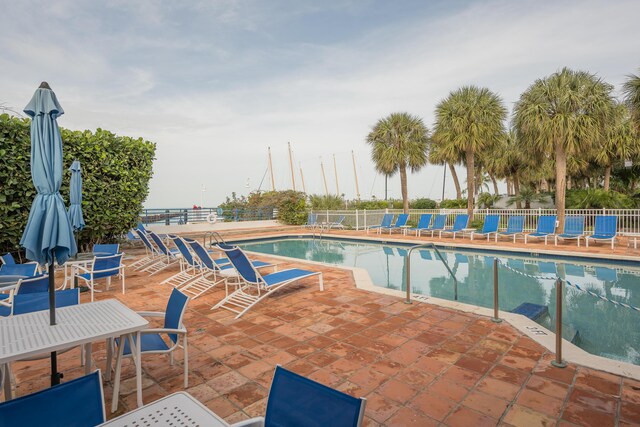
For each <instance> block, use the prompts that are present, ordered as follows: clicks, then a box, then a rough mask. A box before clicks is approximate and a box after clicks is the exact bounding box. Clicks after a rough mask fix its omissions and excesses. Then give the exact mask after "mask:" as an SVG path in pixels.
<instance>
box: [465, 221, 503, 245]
mask: <svg viewBox="0 0 640 427" xmlns="http://www.w3.org/2000/svg"><path fill="white" fill-rule="evenodd" d="M499 223H500V215H487V216H486V217H484V224H483V225H482V229H481V230H479V231H478V230H476V231H472V232H471V240H473V236H475V235H478V236H487V242H488V241H489V238H490V237H491V235H492V234H496V233H497V232H498V224H499Z"/></svg>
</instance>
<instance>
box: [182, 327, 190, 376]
mask: <svg viewBox="0 0 640 427" xmlns="http://www.w3.org/2000/svg"><path fill="white" fill-rule="evenodd" d="M183 339H184V343H183V347H182V351H184V388H187V387H189V350H188V348H187V334H184V338H183Z"/></svg>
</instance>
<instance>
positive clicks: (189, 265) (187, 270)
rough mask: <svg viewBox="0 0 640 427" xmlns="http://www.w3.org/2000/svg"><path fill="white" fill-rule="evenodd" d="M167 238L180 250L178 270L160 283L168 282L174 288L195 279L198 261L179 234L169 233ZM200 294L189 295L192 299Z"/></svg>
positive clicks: (198, 272) (197, 271) (198, 269)
mask: <svg viewBox="0 0 640 427" xmlns="http://www.w3.org/2000/svg"><path fill="white" fill-rule="evenodd" d="M169 238H170V239H171V241H172V242H173V244H174V245H175V246H176V248H178V251H179V252H180V255H181V258H180V271H178V272H177V273H176V274H174V275H173V276H169V277H168V278H166V279H164V280H163V281H162V282H160V284H161V285H164V284H169V285H171V286H173V287H174V288H180V287H182V286H184V285H186V284H187V283H189V282H190V281H192V280H195V279H196V278H198V277H199V275H200V270H201V268H200V263H198V261H197V260H196V258H195V257H194V256H193V255H192V254H191V252H190V251H189V248H188V247H187V244H186V243H185V242H184V240H183V239H182V238H181V237H179V236H174V235H171V234H170V235H169ZM199 295H200V294H196V295H191V294H190V295H189V296H190V297H191V298H192V299H193V298H196V297H198V296H199Z"/></svg>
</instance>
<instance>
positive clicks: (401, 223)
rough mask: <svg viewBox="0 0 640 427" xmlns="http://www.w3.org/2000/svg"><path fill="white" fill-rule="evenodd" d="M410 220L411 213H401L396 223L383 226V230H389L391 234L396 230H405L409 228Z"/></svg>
mask: <svg viewBox="0 0 640 427" xmlns="http://www.w3.org/2000/svg"><path fill="white" fill-rule="evenodd" d="M408 220H409V214H400V215H398V218H397V219H396V223H395V224H393V225H392V226H390V227H381V229H382V230H389V234H391V233H392V232H393V231H395V230H400V231H402V232H405V229H406V228H407V221H408Z"/></svg>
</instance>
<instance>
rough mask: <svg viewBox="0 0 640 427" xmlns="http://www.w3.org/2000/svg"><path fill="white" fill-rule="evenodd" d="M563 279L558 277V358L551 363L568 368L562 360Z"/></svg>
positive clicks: (557, 366)
mask: <svg viewBox="0 0 640 427" xmlns="http://www.w3.org/2000/svg"><path fill="white" fill-rule="evenodd" d="M562 284H563V283H562V279H560V278H558V279H556V358H555V360H552V361H551V365H553V366H555V367H556V368H566V367H567V364H566V363H565V362H564V361H563V360H562V288H563V286H562Z"/></svg>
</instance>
